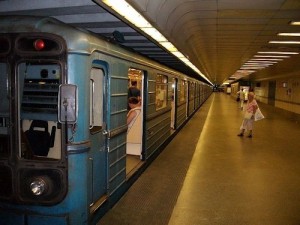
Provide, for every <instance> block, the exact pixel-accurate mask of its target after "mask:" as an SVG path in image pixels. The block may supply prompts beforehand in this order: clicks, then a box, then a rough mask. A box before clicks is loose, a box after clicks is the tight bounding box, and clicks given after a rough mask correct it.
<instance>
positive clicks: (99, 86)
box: [90, 68, 104, 133]
mask: <svg viewBox="0 0 300 225" xmlns="http://www.w3.org/2000/svg"><path fill="white" fill-rule="evenodd" d="M103 79H104V74H103V71H102V70H101V69H96V68H93V69H92V70H91V78H90V131H91V133H95V132H99V131H100V130H101V129H102V124H103Z"/></svg>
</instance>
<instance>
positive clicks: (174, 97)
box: [170, 78, 177, 130]
mask: <svg viewBox="0 0 300 225" xmlns="http://www.w3.org/2000/svg"><path fill="white" fill-rule="evenodd" d="M176 90H177V79H175V78H173V80H172V95H171V125H170V127H171V129H173V130H174V129H175V128H176V105H177V104H176V103H177V95H176V93H177V92H176Z"/></svg>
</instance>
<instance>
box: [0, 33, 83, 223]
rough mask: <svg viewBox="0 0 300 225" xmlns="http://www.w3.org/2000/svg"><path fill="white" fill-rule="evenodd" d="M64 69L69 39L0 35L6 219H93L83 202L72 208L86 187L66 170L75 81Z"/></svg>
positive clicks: (0, 194)
mask: <svg viewBox="0 0 300 225" xmlns="http://www.w3.org/2000/svg"><path fill="white" fill-rule="evenodd" d="M66 74H67V47H66V43H65V41H64V39H63V38H61V37H59V36H57V35H54V34H50V33H39V32H31V33H28V32H24V33H22V32H21V33H9V32H7V33H2V34H0V171H1V172H0V183H1V185H0V224H1V225H12V224H14V225H35V224H39V225H41V224H55V225H65V224H75V223H74V221H76V220H77V221H78V222H80V224H85V223H87V222H86V220H87V217H88V216H87V215H80V214H79V213H78V212H79V211H82V212H83V211H85V210H84V209H82V208H81V209H79V210H77V211H76V210H72V209H74V208H75V207H76V201H78V199H80V198H81V196H80V194H79V191H82V190H80V189H79V190H77V193H76V191H74V190H72V187H74V186H76V185H77V184H76V183H74V182H76V181H74V182H73V180H72V182H70V177H71V176H70V175H68V173H69V172H70V171H69V170H70V169H69V168H70V165H69V164H70V163H69V162H68V161H70V160H69V159H68V158H69V156H68V155H67V148H68V142H69V140H70V138H72V137H71V135H72V134H71V133H72V129H75V128H74V124H75V122H76V112H77V108H76V95H77V87H76V86H75V85H68V84H66V80H67V77H66V76H67V75H66ZM81 172H82V173H84V169H83V168H82V170H81ZM77 175H78V176H79V178H78V180H79V181H78V182H82V181H81V177H84V176H82V175H80V173H79V174H77ZM72 176H73V175H72ZM72 179H74V180H75V179H76V178H75V177H73V178H72ZM81 186H84V185H83V184H81ZM70 196H71V197H72V196H73V197H74V200H73V202H72V198H71V197H70ZM82 199H83V200H82V201H83V202H84V201H85V200H84V197H82ZM82 205H84V206H86V205H87V204H86V202H84V204H82ZM86 210H87V209H86ZM73 217H74V218H73ZM76 217H77V219H76ZM78 218H83V219H78ZM72 220H73V222H72ZM83 221H85V222H83Z"/></svg>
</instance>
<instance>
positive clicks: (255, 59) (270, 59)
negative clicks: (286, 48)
mask: <svg viewBox="0 0 300 225" xmlns="http://www.w3.org/2000/svg"><path fill="white" fill-rule="evenodd" d="M282 60H283V59H273V58H254V59H251V61H282Z"/></svg>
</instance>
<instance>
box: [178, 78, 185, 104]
mask: <svg viewBox="0 0 300 225" xmlns="http://www.w3.org/2000/svg"><path fill="white" fill-rule="evenodd" d="M178 91H179V102H180V103H181V102H185V101H186V91H187V85H186V81H184V80H181V81H180V82H179V85H178Z"/></svg>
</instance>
